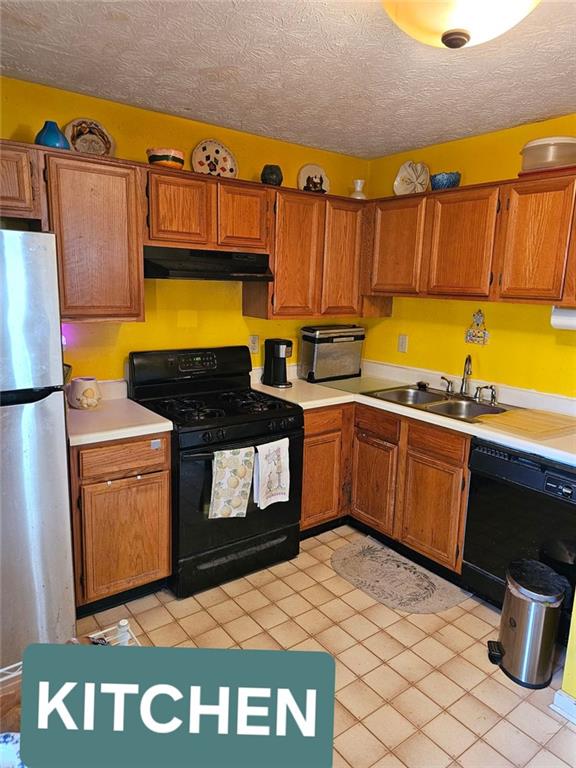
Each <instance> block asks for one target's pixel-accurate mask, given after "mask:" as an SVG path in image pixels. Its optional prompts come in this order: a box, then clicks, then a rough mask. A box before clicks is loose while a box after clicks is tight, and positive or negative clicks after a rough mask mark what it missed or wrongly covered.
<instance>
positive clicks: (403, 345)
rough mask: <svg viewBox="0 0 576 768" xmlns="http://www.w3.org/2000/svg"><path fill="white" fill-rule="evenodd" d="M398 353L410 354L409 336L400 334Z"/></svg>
mask: <svg viewBox="0 0 576 768" xmlns="http://www.w3.org/2000/svg"><path fill="white" fill-rule="evenodd" d="M398 352H408V335H407V334H406V333H399V334H398Z"/></svg>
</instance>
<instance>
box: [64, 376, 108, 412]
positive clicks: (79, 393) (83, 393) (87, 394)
mask: <svg viewBox="0 0 576 768" xmlns="http://www.w3.org/2000/svg"><path fill="white" fill-rule="evenodd" d="M66 398H67V400H68V405H70V407H71V408H78V409H80V410H86V411H91V410H93V409H94V408H98V406H99V405H100V400H102V395H101V393H100V387H99V386H98V382H97V381H96V379H95V378H93V377H92V376H79V377H78V378H76V379H72V381H71V382H70V383H69V384H67V385H66Z"/></svg>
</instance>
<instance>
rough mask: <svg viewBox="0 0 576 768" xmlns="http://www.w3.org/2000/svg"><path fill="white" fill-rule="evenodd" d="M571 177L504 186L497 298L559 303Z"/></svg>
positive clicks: (574, 181)
mask: <svg viewBox="0 0 576 768" xmlns="http://www.w3.org/2000/svg"><path fill="white" fill-rule="evenodd" d="M575 192H576V178H575V177H574V176H565V177H560V178H555V179H544V180H540V181H522V182H518V183H517V184H509V185H506V188H505V194H506V203H505V210H504V222H503V224H504V226H503V230H502V238H501V240H500V243H499V252H500V255H501V270H500V276H499V280H498V282H499V295H500V296H501V297H502V298H510V299H560V297H561V296H562V287H563V283H564V273H565V270H566V261H567V257H568V246H569V244H570V231H571V222H572V216H573V212H574V196H575Z"/></svg>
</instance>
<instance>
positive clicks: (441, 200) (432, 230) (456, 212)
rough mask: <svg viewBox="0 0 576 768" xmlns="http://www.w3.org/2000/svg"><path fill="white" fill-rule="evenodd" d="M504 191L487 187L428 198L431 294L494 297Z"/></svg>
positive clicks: (429, 287)
mask: <svg viewBox="0 0 576 768" xmlns="http://www.w3.org/2000/svg"><path fill="white" fill-rule="evenodd" d="M498 195H499V190H498V187H483V188H480V189H471V190H459V191H455V192H441V193H438V194H437V195H431V196H430V197H429V198H428V201H427V203H426V227H427V229H428V232H429V235H428V244H427V252H428V258H429V272H428V293H432V294H445V295H452V296H488V294H489V293H490V283H491V270H492V254H493V250H494V236H495V231H496V216H497V213H498Z"/></svg>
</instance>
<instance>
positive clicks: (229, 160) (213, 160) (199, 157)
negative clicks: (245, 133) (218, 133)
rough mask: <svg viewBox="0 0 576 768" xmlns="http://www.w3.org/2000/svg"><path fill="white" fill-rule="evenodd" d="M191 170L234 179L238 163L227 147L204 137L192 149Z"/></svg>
mask: <svg viewBox="0 0 576 768" xmlns="http://www.w3.org/2000/svg"><path fill="white" fill-rule="evenodd" d="M192 170H194V171H196V173H207V174H209V175H210V176H223V177H225V178H227V179H235V178H236V176H237V175H238V163H237V162H236V158H235V157H234V155H233V154H232V152H230V150H229V149H228V147H225V146H224V144H220V142H219V141H215V140H214V139H204V141H201V142H200V143H199V144H197V145H196V146H195V147H194V149H193V150H192Z"/></svg>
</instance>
